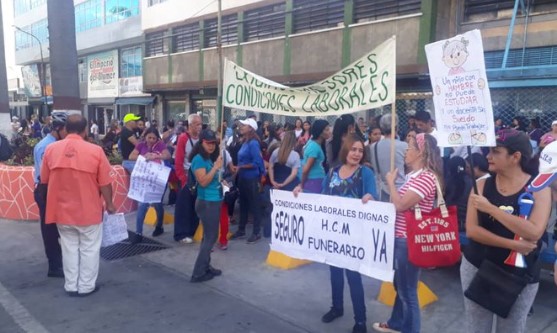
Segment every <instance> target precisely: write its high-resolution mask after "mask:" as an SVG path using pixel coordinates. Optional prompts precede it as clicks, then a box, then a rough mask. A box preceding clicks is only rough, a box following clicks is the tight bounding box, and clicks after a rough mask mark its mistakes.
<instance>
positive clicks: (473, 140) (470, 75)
mask: <svg viewBox="0 0 557 333" xmlns="http://www.w3.org/2000/svg"><path fill="white" fill-rule="evenodd" d="M425 51H426V55H427V63H428V66H429V74H430V78H431V86H432V88H433V104H434V106H435V122H436V123H437V134H438V135H437V143H438V144H439V146H441V147H456V146H495V127H494V123H493V108H492V105H491V95H490V93H489V87H488V82H487V77H486V73H485V62H484V51H483V44H482V36H481V34H480V31H479V30H472V31H469V32H467V33H465V34H463V35H458V36H456V37H454V38H451V39H447V40H442V41H438V42H435V43H432V44H428V45H426V46H425Z"/></svg>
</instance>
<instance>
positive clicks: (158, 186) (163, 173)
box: [128, 156, 170, 203]
mask: <svg viewBox="0 0 557 333" xmlns="http://www.w3.org/2000/svg"><path fill="white" fill-rule="evenodd" d="M169 175H170V168H169V167H166V166H164V165H163V164H160V163H157V162H147V160H145V157H143V156H139V157H138V158H137V162H136V163H135V166H134V168H133V172H132V175H131V180H130V190H129V192H128V197H129V198H130V199H133V200H136V201H138V202H146V203H158V202H161V200H162V196H163V194H164V190H165V188H166V182H167V181H168V176H169Z"/></svg>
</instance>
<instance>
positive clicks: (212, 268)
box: [207, 265, 222, 276]
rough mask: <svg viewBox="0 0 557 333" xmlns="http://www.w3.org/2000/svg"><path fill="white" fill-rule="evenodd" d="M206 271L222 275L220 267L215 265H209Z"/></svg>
mask: <svg viewBox="0 0 557 333" xmlns="http://www.w3.org/2000/svg"><path fill="white" fill-rule="evenodd" d="M207 272H208V273H211V274H213V275H214V276H220V275H222V271H221V270H220V269H216V268H215V267H213V266H211V265H209V268H208V269H207Z"/></svg>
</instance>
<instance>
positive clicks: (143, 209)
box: [135, 202, 164, 235]
mask: <svg viewBox="0 0 557 333" xmlns="http://www.w3.org/2000/svg"><path fill="white" fill-rule="evenodd" d="M151 205H153V207H154V208H155V212H157V226H156V227H157V228H162V222H163V219H164V208H163V206H162V202H159V203H154V204H148V203H145V202H140V203H138V204H137V220H136V221H135V232H136V233H138V234H139V235H143V222H144V221H145V215H147V211H148V210H149V207H150V206H151Z"/></svg>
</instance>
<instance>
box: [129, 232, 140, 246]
mask: <svg viewBox="0 0 557 333" xmlns="http://www.w3.org/2000/svg"><path fill="white" fill-rule="evenodd" d="M141 242H143V236H142V235H139V234H135V235H134V236H133V237H132V238H131V239H130V243H131V245H137V244H139V243H141Z"/></svg>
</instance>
